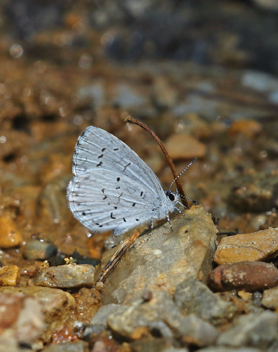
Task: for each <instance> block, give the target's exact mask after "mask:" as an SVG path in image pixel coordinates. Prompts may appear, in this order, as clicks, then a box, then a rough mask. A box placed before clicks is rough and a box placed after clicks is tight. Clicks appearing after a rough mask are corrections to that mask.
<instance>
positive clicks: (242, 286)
mask: <svg viewBox="0 0 278 352" xmlns="http://www.w3.org/2000/svg"><path fill="white" fill-rule="evenodd" d="M277 284H278V269H277V268H275V266H274V265H273V264H268V263H263V262H239V263H233V264H223V265H220V266H218V267H217V268H216V269H214V270H213V271H212V272H211V273H210V275H209V277H208V286H209V287H210V288H211V289H212V290H213V291H229V290H246V291H249V292H254V291H258V290H264V289H266V288H270V287H274V286H276V285H277Z"/></svg>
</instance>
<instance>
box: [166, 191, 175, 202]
mask: <svg viewBox="0 0 278 352" xmlns="http://www.w3.org/2000/svg"><path fill="white" fill-rule="evenodd" d="M166 196H167V197H168V198H169V199H170V200H171V201H174V200H175V198H176V197H175V195H174V193H172V192H170V191H167V192H166Z"/></svg>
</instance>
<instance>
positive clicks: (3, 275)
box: [0, 264, 19, 286]
mask: <svg viewBox="0 0 278 352" xmlns="http://www.w3.org/2000/svg"><path fill="white" fill-rule="evenodd" d="M18 272H19V268H18V266H17V265H12V264H11V265H7V266H3V267H2V268H0V286H15V285H16V284H17V281H18Z"/></svg>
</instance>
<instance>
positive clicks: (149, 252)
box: [96, 206, 216, 305]
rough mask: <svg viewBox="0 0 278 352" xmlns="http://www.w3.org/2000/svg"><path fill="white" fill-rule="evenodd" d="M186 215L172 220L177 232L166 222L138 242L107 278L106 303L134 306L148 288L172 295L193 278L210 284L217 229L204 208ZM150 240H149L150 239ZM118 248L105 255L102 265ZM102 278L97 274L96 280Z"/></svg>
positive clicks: (104, 295)
mask: <svg viewBox="0 0 278 352" xmlns="http://www.w3.org/2000/svg"><path fill="white" fill-rule="evenodd" d="M185 215H186V216H179V215H178V216H176V217H175V218H174V219H172V220H171V222H172V227H173V231H171V230H170V228H169V224H168V223H165V224H164V225H160V226H158V227H156V228H154V229H153V231H152V236H151V237H150V238H149V239H148V233H146V235H145V236H143V237H140V238H138V239H137V241H136V246H135V247H133V248H131V249H129V250H128V251H127V252H126V253H125V255H124V256H123V257H122V258H121V261H120V262H119V263H118V265H117V266H116V267H115V269H114V270H113V271H112V272H111V273H110V275H109V276H108V277H107V280H106V282H105V285H104V287H103V290H102V297H101V299H102V304H103V305H105V304H109V303H117V304H130V303H132V302H134V301H136V300H138V299H139V298H141V296H142V293H143V292H144V290H145V289H147V290H151V291H153V290H156V289H161V287H163V289H164V290H165V291H167V292H168V293H169V294H170V295H173V293H174V292H175V290H176V287H177V285H178V284H180V283H181V282H182V281H183V280H185V279H189V278H191V277H198V279H199V280H201V281H203V282H206V279H207V276H208V273H209V272H210V271H211V260H208V258H211V257H212V254H213V253H214V248H215V238H216V228H215V225H214V224H213V221H212V219H211V216H210V214H208V213H207V212H205V211H204V209H203V207H202V206H192V207H191V208H190V209H189V210H186V211H185ZM146 239H148V240H146ZM113 250H114V251H115V250H116V248H113V249H112V250H111V251H107V252H106V253H105V254H104V256H103V259H102V260H103V262H102V266H103V265H105V264H106V262H108V261H109V260H110V258H111V253H114V252H113ZM97 276H98V275H97V274H96V277H97Z"/></svg>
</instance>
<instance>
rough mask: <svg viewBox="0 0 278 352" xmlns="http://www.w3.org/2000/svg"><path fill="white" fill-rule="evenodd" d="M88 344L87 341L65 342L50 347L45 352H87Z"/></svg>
mask: <svg viewBox="0 0 278 352" xmlns="http://www.w3.org/2000/svg"><path fill="white" fill-rule="evenodd" d="M87 351H88V343H87V342H85V341H74V342H65V343H60V344H58V345H50V346H48V347H46V348H45V349H44V350H43V352H87Z"/></svg>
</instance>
